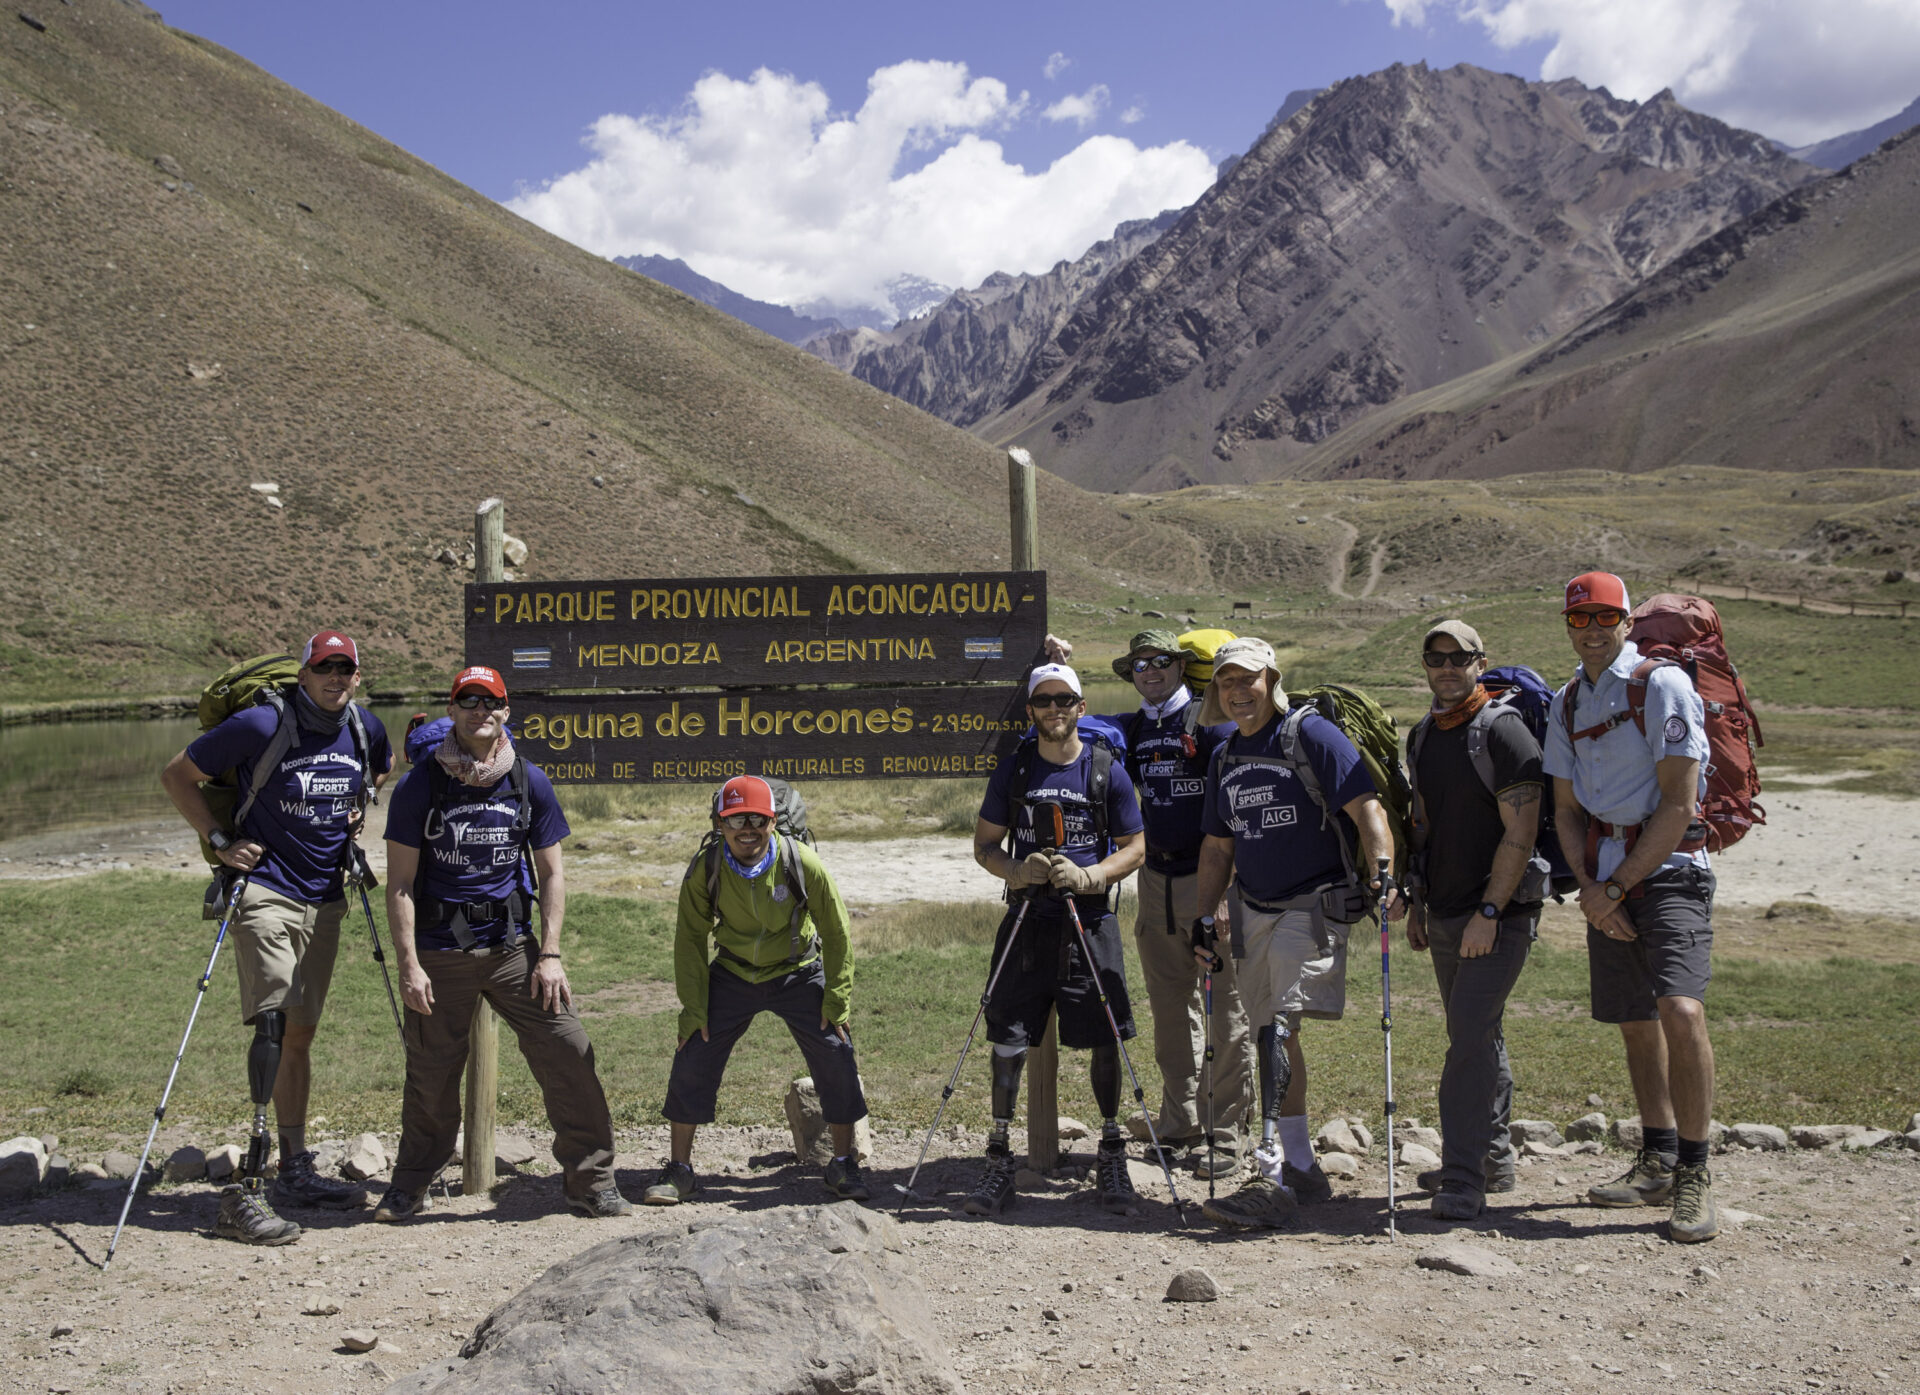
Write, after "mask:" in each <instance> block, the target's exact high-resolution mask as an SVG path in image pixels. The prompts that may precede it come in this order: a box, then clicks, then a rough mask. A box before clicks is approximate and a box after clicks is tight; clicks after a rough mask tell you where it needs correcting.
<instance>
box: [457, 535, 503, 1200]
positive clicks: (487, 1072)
mask: <svg viewBox="0 0 1920 1395" xmlns="http://www.w3.org/2000/svg"><path fill="white" fill-rule="evenodd" d="M506 538H507V510H506V506H505V505H504V504H502V503H501V502H500V501H499V500H498V499H486V500H483V501H482V502H481V504H480V507H479V508H478V509H476V510H475V511H474V515H473V579H474V580H475V581H476V582H478V583H479V584H481V585H483V586H484V585H487V584H489V583H498V582H499V581H501V580H503V579H504V576H503V574H504V572H505V571H506ZM499 1096H500V1023H499V1021H498V1020H497V1019H496V1018H495V1017H494V1015H493V1009H492V1008H491V1007H489V1006H487V1000H486V999H485V998H481V999H479V1000H478V1001H476V1002H475V1003H474V1005H473V1029H472V1034H471V1035H470V1036H469V1037H468V1038H467V1101H466V1106H467V1107H466V1129H467V1132H466V1143H465V1146H464V1147H463V1148H462V1149H461V1153H460V1168H461V1175H462V1180H461V1184H460V1190H461V1192H462V1194H463V1195H466V1196H481V1195H484V1194H485V1193H487V1192H489V1191H491V1190H492V1189H493V1156H494V1155H493V1129H494V1120H495V1113H496V1111H497V1109H498V1107H499Z"/></svg>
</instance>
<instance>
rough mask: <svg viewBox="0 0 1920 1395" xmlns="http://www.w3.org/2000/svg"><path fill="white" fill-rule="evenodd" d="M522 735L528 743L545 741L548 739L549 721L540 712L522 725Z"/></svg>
mask: <svg viewBox="0 0 1920 1395" xmlns="http://www.w3.org/2000/svg"><path fill="white" fill-rule="evenodd" d="M520 735H521V736H523V737H525V738H526V739H527V740H528V741H545V740H546V739H547V719H546V718H545V717H543V716H541V715H540V714H539V713H538V712H536V713H534V714H533V715H532V716H531V717H529V718H527V720H526V721H524V722H522V723H521V724H520Z"/></svg>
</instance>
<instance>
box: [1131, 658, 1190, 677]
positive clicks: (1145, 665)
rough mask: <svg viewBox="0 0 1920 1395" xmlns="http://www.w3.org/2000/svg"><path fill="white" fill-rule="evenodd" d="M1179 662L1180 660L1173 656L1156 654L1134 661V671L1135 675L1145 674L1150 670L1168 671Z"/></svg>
mask: <svg viewBox="0 0 1920 1395" xmlns="http://www.w3.org/2000/svg"><path fill="white" fill-rule="evenodd" d="M1179 662H1180V660H1179V658H1178V657H1176V656H1175V655H1172V654H1154V655H1151V656H1150V657H1148V658H1145V659H1135V660H1134V661H1133V671H1134V672H1135V673H1145V672H1146V671H1147V670H1148V669H1150V668H1158V669H1168V668H1172V667H1173V666H1174V665H1175V664H1177V663H1179Z"/></svg>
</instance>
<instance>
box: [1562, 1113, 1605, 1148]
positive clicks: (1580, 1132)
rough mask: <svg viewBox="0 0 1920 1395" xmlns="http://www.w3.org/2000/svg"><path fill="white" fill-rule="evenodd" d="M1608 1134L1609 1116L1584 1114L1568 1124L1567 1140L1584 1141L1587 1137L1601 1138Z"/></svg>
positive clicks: (1573, 1141) (1571, 1141)
mask: <svg viewBox="0 0 1920 1395" xmlns="http://www.w3.org/2000/svg"><path fill="white" fill-rule="evenodd" d="M1606 1136H1607V1116H1606V1115H1604V1114H1599V1113H1595V1114H1582V1115H1581V1116H1580V1117H1579V1118H1578V1119H1575V1120H1574V1121H1573V1122H1572V1123H1571V1124H1568V1125H1567V1141H1568V1142H1570V1143H1582V1142H1585V1141H1586V1140H1587V1139H1590V1138H1592V1139H1600V1138H1605V1137H1606Z"/></svg>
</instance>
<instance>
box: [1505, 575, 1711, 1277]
mask: <svg viewBox="0 0 1920 1395" xmlns="http://www.w3.org/2000/svg"><path fill="white" fill-rule="evenodd" d="M1564 613H1565V615H1566V620H1567V636H1568V638H1569V639H1570V640H1571V641H1572V643H1573V650H1574V653H1575V654H1576V655H1577V656H1578V657H1579V660H1580V669H1579V671H1578V672H1576V673H1575V674H1574V676H1573V678H1572V680H1571V681H1570V682H1569V683H1568V684H1567V686H1566V688H1565V689H1563V690H1562V692H1561V693H1560V695H1559V696H1558V697H1556V698H1555V700H1554V703H1553V710H1552V713H1551V716H1550V718H1549V721H1548V725H1547V741H1546V749H1545V751H1544V753H1543V759H1542V766H1543V768H1544V770H1545V772H1546V773H1547V774H1548V775H1549V776H1551V777H1552V778H1553V797H1554V810H1555V819H1556V824H1557V828H1558V831H1559V835H1560V845H1561V848H1562V849H1563V851H1565V853H1566V855H1567V862H1568V864H1569V865H1570V866H1571V867H1572V868H1573V872H1574V878H1575V880H1576V881H1578V883H1579V885H1580V910H1581V912H1582V914H1584V915H1585V916H1586V918H1587V959H1588V966H1589V986H1590V993H1591V998H1592V1005H1593V1017H1594V1020H1595V1021H1597V1022H1612V1023H1617V1024H1618V1025H1619V1027H1620V1035H1621V1037H1622V1039H1623V1041H1624V1042H1625V1045H1626V1052H1627V1070H1628V1073H1629V1075H1630V1076H1631V1077H1632V1080H1633V1093H1634V1099H1635V1101H1636V1103H1637V1104H1638V1105H1639V1108H1640V1123H1641V1130H1642V1134H1643V1142H1642V1146H1641V1149H1640V1153H1639V1156H1638V1157H1636V1158H1635V1159H1634V1164H1633V1166H1632V1167H1631V1168H1629V1169H1628V1170H1627V1172H1626V1174H1625V1175H1624V1176H1623V1177H1621V1178H1620V1179H1619V1180H1618V1181H1616V1182H1613V1183H1610V1184H1608V1185H1606V1186H1600V1187H1594V1188H1592V1189H1591V1190H1590V1191H1589V1192H1588V1193H1587V1196H1588V1199H1589V1200H1591V1201H1592V1202H1593V1203H1594V1204H1595V1205H1599V1206H1658V1205H1664V1204H1667V1203H1668V1202H1671V1204H1672V1207H1673V1212H1672V1215H1671V1217H1670V1219H1669V1220H1668V1223H1667V1233H1668V1235H1669V1236H1670V1237H1671V1238H1672V1239H1674V1240H1677V1241H1681V1242H1697V1241H1702V1240H1711V1239H1712V1238H1713V1237H1714V1236H1715V1235H1717V1234H1719V1219H1718V1215H1717V1212H1716V1210H1715V1208H1714V1204H1713V1194H1712V1187H1711V1182H1712V1179H1711V1177H1710V1176H1709V1174H1708V1171H1707V1126H1708V1120H1709V1119H1710V1118H1711V1116H1712V1112H1713V1046H1712V1043H1711V1042H1710V1041H1709V1040H1708V1038H1707V1017H1706V1007H1705V998H1706V991H1707V982H1708V980H1709V979H1710V978H1711V977H1712V966H1711V963H1710V958H1711V953H1712V949H1713V920H1712V916H1713V892H1714V876H1713V870H1712V868H1711V866H1710V865H1709V864H1708V861H1707V854H1706V851H1705V843H1706V827H1705V825H1704V824H1703V823H1702V822H1701V821H1700V796H1701V794H1702V793H1703V791H1704V789H1705V780H1704V777H1703V774H1702V767H1703V765H1704V763H1705V761H1706V758H1707V749H1708V748H1707V736H1706V714H1705V710H1704V708H1703V707H1702V705H1701V702H1700V695H1699V694H1698V693H1697V692H1695V691H1694V687H1693V683H1692V682H1691V681H1690V680H1689V679H1688V677H1687V675H1686V672H1685V671H1684V670H1683V669H1682V668H1680V666H1679V665H1677V664H1670V663H1657V662H1654V661H1649V660H1646V659H1643V658H1642V657H1641V655H1640V651H1639V649H1638V648H1637V647H1636V646H1635V645H1634V644H1633V642H1632V640H1631V639H1630V638H1629V636H1630V634H1631V632H1632V629H1633V618H1632V608H1631V605H1630V603H1629V601H1628V598H1627V587H1626V583H1625V582H1623V581H1622V580H1621V579H1620V578H1619V577H1617V576H1614V575H1613V574H1612V573H1610V572H1588V573H1586V574H1585V575H1582V576H1577V577H1575V578H1574V579H1573V580H1572V581H1570V582H1568V583H1567V595H1566V605H1565V612H1564Z"/></svg>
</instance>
